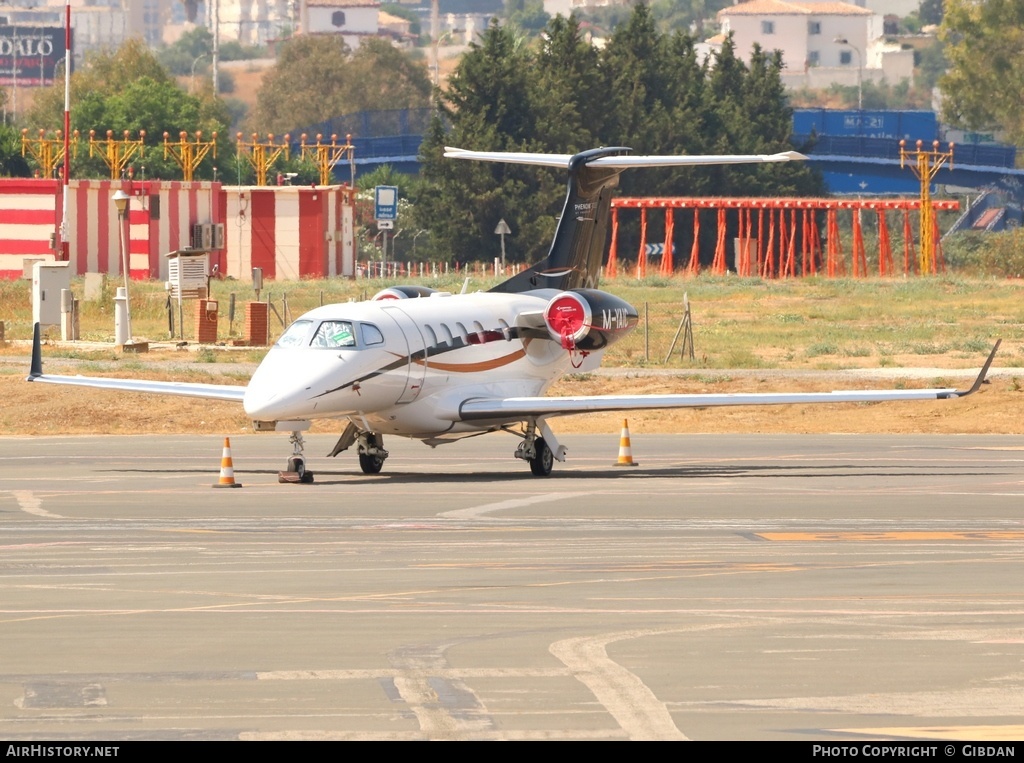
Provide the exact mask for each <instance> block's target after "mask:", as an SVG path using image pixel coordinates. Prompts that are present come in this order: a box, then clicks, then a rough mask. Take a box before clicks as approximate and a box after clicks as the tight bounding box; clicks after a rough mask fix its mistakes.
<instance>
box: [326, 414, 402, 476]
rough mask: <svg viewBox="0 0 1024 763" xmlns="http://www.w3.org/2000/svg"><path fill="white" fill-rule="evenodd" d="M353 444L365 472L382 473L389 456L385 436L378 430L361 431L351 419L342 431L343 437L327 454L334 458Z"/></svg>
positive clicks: (360, 465)
mask: <svg viewBox="0 0 1024 763" xmlns="http://www.w3.org/2000/svg"><path fill="white" fill-rule="evenodd" d="M353 445H355V446H356V452H357V453H358V454H359V468H360V469H362V470H363V474H380V470H381V469H382V468H383V467H384V461H385V460H386V459H387V457H388V452H387V451H386V450H384V437H383V436H382V435H379V434H377V433H376V432H361V431H359V428H358V427H357V426H356V425H355V424H353V423H352V422H351V421H350V422H349V424H348V426H347V427H345V431H344V432H342V433H341V437H339V438H338V442H337V443H336V444H335V446H334V449H333V450H332V451H331V452H330V453H328V454H327V455H328V457H330V458H334V457H335V456H337V455H338V454H339V453H341V452H342V451H344V450H348V449H349V448H351V447H352V446H353Z"/></svg>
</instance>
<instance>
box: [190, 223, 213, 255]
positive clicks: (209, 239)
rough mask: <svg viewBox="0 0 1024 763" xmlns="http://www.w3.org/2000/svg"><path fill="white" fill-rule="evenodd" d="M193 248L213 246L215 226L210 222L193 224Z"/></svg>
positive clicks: (210, 247) (209, 247)
mask: <svg viewBox="0 0 1024 763" xmlns="http://www.w3.org/2000/svg"><path fill="white" fill-rule="evenodd" d="M192 248H193V249H212V248H213V226H212V225H210V224H209V223H197V224H196V225H193V226H192Z"/></svg>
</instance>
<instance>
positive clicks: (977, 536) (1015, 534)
mask: <svg viewBox="0 0 1024 763" xmlns="http://www.w3.org/2000/svg"><path fill="white" fill-rule="evenodd" d="M755 535H756V536H757V537H758V538H763V539H764V540H777V541H829V540H831V541H879V540H894V541H914V540H1024V531H1017V530H1011V531H1006V530H948V531H931V530H929V531H915V530H907V531H895V532H857V531H850V532H785V533H755Z"/></svg>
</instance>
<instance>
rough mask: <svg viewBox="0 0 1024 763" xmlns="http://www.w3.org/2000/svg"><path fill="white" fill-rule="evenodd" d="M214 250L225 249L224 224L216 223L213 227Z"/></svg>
mask: <svg viewBox="0 0 1024 763" xmlns="http://www.w3.org/2000/svg"><path fill="white" fill-rule="evenodd" d="M213 248H214V249H223V248H224V223H215V224H214V225H213Z"/></svg>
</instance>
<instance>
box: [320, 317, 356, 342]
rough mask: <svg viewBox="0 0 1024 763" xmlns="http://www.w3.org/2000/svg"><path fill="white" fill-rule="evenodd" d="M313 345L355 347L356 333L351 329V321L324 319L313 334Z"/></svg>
mask: <svg viewBox="0 0 1024 763" xmlns="http://www.w3.org/2000/svg"><path fill="white" fill-rule="evenodd" d="M311 344H312V345H313V347H327V348H328V349H335V348H338V347H355V346H356V334H355V332H354V331H353V330H352V322H351V321H324V322H323V323H321V324H320V325H319V326H318V327H317V329H316V333H315V334H313V341H312V342H311Z"/></svg>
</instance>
